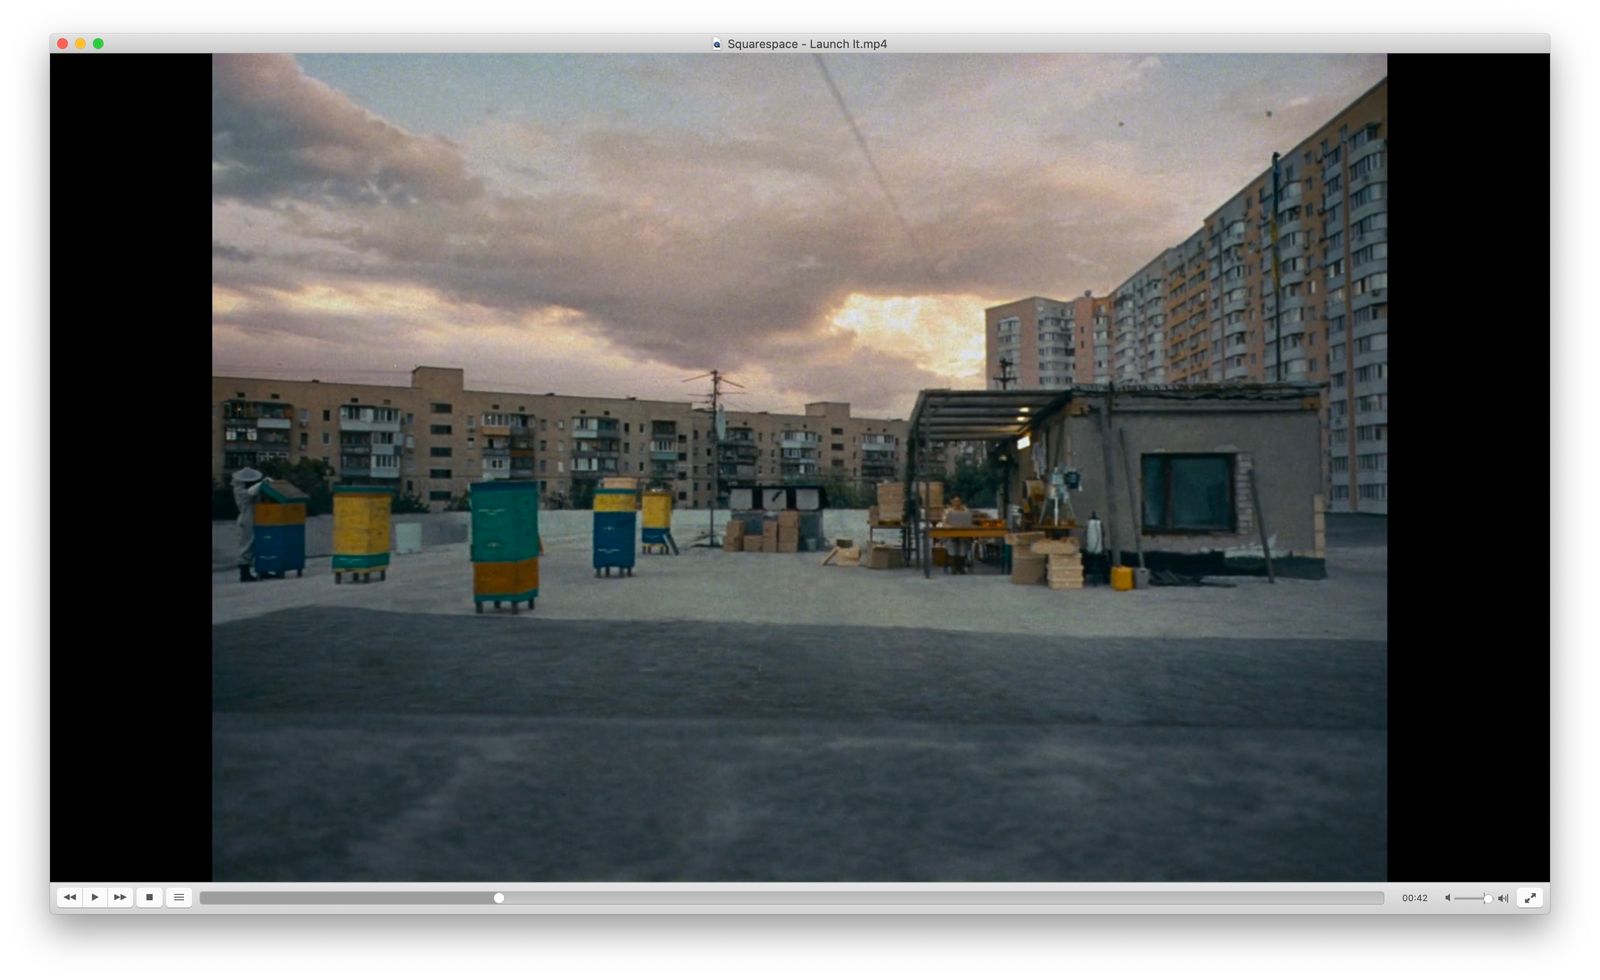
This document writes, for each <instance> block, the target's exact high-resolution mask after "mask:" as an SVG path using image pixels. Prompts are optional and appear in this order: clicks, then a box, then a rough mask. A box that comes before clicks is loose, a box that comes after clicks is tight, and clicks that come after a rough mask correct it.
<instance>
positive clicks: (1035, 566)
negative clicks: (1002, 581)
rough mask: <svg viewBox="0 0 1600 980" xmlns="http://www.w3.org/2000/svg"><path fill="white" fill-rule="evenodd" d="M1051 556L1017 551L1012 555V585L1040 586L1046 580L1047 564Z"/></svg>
mask: <svg viewBox="0 0 1600 980" xmlns="http://www.w3.org/2000/svg"><path fill="white" fill-rule="evenodd" d="M1048 558H1049V556H1047V555H1036V554H1034V553H1032V552H1031V551H1017V552H1013V553H1012V555H1011V584H1012V585H1038V584H1039V583H1041V582H1043V581H1044V580H1045V564H1046V562H1047V560H1048Z"/></svg>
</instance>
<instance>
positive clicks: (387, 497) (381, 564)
mask: <svg viewBox="0 0 1600 980" xmlns="http://www.w3.org/2000/svg"><path fill="white" fill-rule="evenodd" d="M393 498H394V491H393V490H391V489H390V488H388V487H366V486H354V485H352V486H337V487H334V488H333V572H334V581H336V582H338V581H343V575H344V573H346V572H350V573H355V574H356V575H359V576H361V577H362V578H365V579H368V580H370V578H371V575H372V573H373V572H377V573H379V578H380V579H383V578H387V577H388V575H387V571H388V568H389V508H390V502H391V501H392V500H393Z"/></svg>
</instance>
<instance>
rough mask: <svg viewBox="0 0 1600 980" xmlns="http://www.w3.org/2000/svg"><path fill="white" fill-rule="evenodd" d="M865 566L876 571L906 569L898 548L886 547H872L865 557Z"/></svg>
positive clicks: (903, 558)
mask: <svg viewBox="0 0 1600 980" xmlns="http://www.w3.org/2000/svg"><path fill="white" fill-rule="evenodd" d="M866 566H867V567H868V568H873V569H877V570H878V571H887V570H889V569H892V568H904V567H906V560H905V557H904V556H903V555H901V554H900V549H899V548H892V547H889V546H887V545H873V546H872V551H871V552H869V553H868V555H867V560H866Z"/></svg>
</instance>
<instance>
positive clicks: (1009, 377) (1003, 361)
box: [994, 357, 1017, 391]
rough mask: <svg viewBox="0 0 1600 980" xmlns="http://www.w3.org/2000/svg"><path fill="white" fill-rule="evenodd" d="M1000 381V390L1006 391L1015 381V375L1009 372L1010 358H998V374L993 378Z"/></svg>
mask: <svg viewBox="0 0 1600 980" xmlns="http://www.w3.org/2000/svg"><path fill="white" fill-rule="evenodd" d="M994 380H996V381H998V382H1000V390H1001V391H1007V390H1009V389H1010V388H1011V385H1012V384H1013V383H1015V382H1016V380H1017V378H1016V375H1014V374H1012V373H1011V358H1009V357H1002V358H1000V374H999V375H998V376H997V377H996V378H995V379H994Z"/></svg>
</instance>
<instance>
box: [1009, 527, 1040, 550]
mask: <svg viewBox="0 0 1600 980" xmlns="http://www.w3.org/2000/svg"><path fill="white" fill-rule="evenodd" d="M1043 540H1044V532H1043V531H1022V532H1020V533H1018V534H1008V535H1006V544H1009V545H1010V546H1011V547H1012V548H1015V549H1016V550H1017V551H1028V550H1029V549H1030V548H1032V547H1033V543H1034V542H1035V541H1043Z"/></svg>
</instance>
